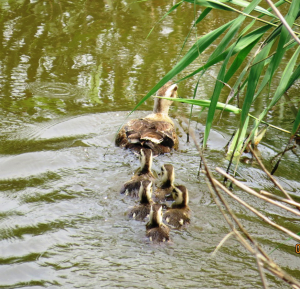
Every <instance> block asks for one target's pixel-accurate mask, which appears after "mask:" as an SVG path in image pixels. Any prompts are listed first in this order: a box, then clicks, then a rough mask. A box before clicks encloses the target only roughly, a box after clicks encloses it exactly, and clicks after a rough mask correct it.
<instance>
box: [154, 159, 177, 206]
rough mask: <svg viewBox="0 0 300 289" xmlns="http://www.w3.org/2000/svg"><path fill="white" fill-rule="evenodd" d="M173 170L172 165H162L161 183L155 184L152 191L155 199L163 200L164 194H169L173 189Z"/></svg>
mask: <svg viewBox="0 0 300 289" xmlns="http://www.w3.org/2000/svg"><path fill="white" fill-rule="evenodd" d="M174 179H175V171H174V167H173V166H172V165H169V164H165V165H162V167H161V183H160V185H158V186H157V189H156V191H155V192H154V196H155V201H156V202H163V201H165V200H166V196H168V195H170V194H171V193H172V191H173V189H174Z"/></svg>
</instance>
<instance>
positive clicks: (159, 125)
mask: <svg viewBox="0 0 300 289" xmlns="http://www.w3.org/2000/svg"><path fill="white" fill-rule="evenodd" d="M177 88H178V87H177V85H176V84H172V82H168V83H166V84H165V85H164V86H163V87H162V88H161V89H160V90H159V91H158V93H157V95H158V96H165V97H169V98H176V97H177ZM172 102H173V101H170V100H166V99H161V98H155V100H154V109H153V113H152V114H149V115H147V116H146V117H145V118H143V119H132V120H130V121H129V122H128V123H127V124H125V125H124V126H123V127H122V128H121V130H120V131H119V133H118V135H117V137H116V140H115V143H116V145H117V146H120V147H123V148H126V149H132V150H136V151H139V150H140V149H141V148H143V147H145V148H149V149H151V150H152V151H153V154H154V155H158V154H164V153H168V152H170V151H171V149H172V148H174V149H177V148H178V137H177V134H176V132H175V128H174V123H173V121H172V120H171V118H170V117H169V115H168V113H169V107H170V105H171V104H172Z"/></svg>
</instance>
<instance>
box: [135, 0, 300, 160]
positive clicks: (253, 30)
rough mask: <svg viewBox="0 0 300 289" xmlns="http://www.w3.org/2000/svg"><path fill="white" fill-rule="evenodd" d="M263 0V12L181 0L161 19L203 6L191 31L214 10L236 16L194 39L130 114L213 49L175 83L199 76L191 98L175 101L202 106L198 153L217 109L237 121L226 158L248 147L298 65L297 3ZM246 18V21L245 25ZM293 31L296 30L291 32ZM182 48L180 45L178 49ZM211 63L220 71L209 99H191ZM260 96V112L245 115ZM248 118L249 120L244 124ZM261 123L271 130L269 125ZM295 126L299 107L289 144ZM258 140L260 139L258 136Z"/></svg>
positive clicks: (251, 5)
mask: <svg viewBox="0 0 300 289" xmlns="http://www.w3.org/2000/svg"><path fill="white" fill-rule="evenodd" d="M266 1H267V3H268V4H269V6H270V7H269V8H268V9H265V8H262V7H260V6H259V4H260V2H261V0H255V1H251V2H247V1H244V0H231V1H219V0H208V1H204V0H182V1H180V2H178V3H177V4H176V5H174V6H173V7H172V8H171V9H170V10H169V11H168V12H167V13H166V14H165V15H164V17H163V18H165V17H166V16H167V15H168V14H169V13H171V12H172V11H174V10H175V9H180V6H181V5H183V4H184V3H191V4H192V5H194V8H195V12H196V9H197V8H198V7H201V8H202V7H205V9H204V10H203V11H202V12H201V13H200V15H199V17H198V18H197V19H196V17H195V21H194V24H193V27H192V29H193V28H194V27H195V26H197V25H199V24H200V23H201V22H204V21H205V18H206V17H207V15H209V13H211V12H212V11H213V10H215V9H218V10H223V11H224V12H226V13H236V14H238V16H237V18H235V19H233V20H231V21H229V22H227V23H225V24H223V25H220V27H218V28H217V29H215V30H213V31H210V32H208V33H207V34H205V35H204V36H202V37H200V38H199V39H198V40H197V41H196V42H195V43H194V45H193V46H192V47H191V48H190V49H189V51H188V52H187V53H186V54H185V55H184V56H182V58H181V59H180V60H179V61H178V62H177V64H176V65H175V66H174V67H173V68H172V69H171V70H170V71H169V72H168V73H167V74H166V75H165V76H164V77H162V79H161V80H160V81H159V82H158V83H157V84H156V85H155V86H154V87H153V88H152V89H151V90H150V91H149V92H148V94H147V95H145V96H144V97H143V98H142V99H141V101H140V102H139V103H138V104H137V105H136V107H135V108H134V109H133V111H134V110H135V109H137V108H138V107H139V106H140V105H141V104H142V103H143V102H144V101H145V100H147V99H148V98H149V97H150V96H151V95H153V94H154V93H155V92H156V91H157V89H159V88H160V87H161V86H162V85H164V84H165V83H166V82H167V81H169V80H170V79H172V78H174V77H176V76H177V75H178V74H179V73H181V72H184V69H185V68H187V67H188V66H189V65H190V64H191V63H193V62H194V61H195V60H196V59H197V58H199V57H200V56H201V54H202V53H203V52H204V51H205V50H206V49H208V48H211V49H212V48H213V49H214V50H213V52H212V53H211V55H210V56H209V58H208V59H207V61H206V63H205V64H204V65H201V66H200V67H198V68H197V69H196V70H194V71H193V72H192V73H189V74H188V75H186V76H184V77H183V78H181V79H180V80H178V81H177V82H181V81H184V80H186V79H188V78H191V77H193V76H194V75H199V78H198V82H197V83H196V85H195V90H194V95H193V99H180V98H179V99H177V100H176V101H178V102H185V103H190V104H192V107H191V112H192V109H193V105H198V106H202V107H204V108H205V107H208V113H207V118H206V126H205V132H204V137H203V143H202V147H203V148H205V147H206V144H207V140H208V136H209V133H210V130H211V127H212V123H213V120H214V119H215V117H216V110H218V109H222V110H227V111H231V112H233V113H236V114H239V115H240V121H239V123H237V124H236V126H237V133H236V137H235V138H234V141H232V143H231V147H230V149H229V154H231V155H234V154H235V152H237V153H236V154H237V155H240V153H241V152H242V151H243V150H244V148H245V147H246V145H247V144H248V142H249V141H251V140H252V143H255V142H258V140H257V138H256V136H257V132H258V128H259V125H260V124H261V123H262V122H264V119H265V117H266V115H267V113H268V112H269V111H270V110H271V109H272V108H273V107H274V106H275V105H276V104H277V103H278V101H279V100H280V99H281V98H282V96H283V95H284V94H285V93H286V92H287V91H288V90H289V88H290V87H291V86H292V85H293V84H294V83H295V81H296V80H297V79H298V78H299V76H300V65H299V63H297V58H298V55H299V52H300V46H299V44H300V40H299V39H298V36H299V33H298V32H297V31H296V30H297V28H298V27H299V25H298V24H296V23H295V21H296V20H297V19H298V17H299V16H300V2H299V1H297V0H293V1H284V0H280V1H278V2H276V3H275V4H273V3H272V2H271V1H270V0H266ZM287 5H288V7H286V6H287ZM281 6H282V7H283V8H285V9H286V8H288V12H287V14H286V15H285V17H283V16H282V14H281V13H280V12H279V10H278V9H277V8H276V7H281ZM243 8H244V9H243ZM242 9H243V10H242ZM257 13H259V14H258V15H257ZM195 15H196V13H195ZM256 15H257V16H256ZM163 18H162V19H163ZM162 19H161V20H162ZM249 19H251V22H250V23H249ZM246 20H248V21H246ZM245 22H246V23H245ZM247 23H248V24H247ZM293 27H296V28H295V29H292V28H293ZM226 31H227V32H226ZM185 43H186V41H185V42H184V44H183V47H184V45H185ZM215 43H217V45H215ZM183 47H182V48H183ZM287 52H288V53H289V55H291V53H292V56H291V57H290V56H289V57H288V58H289V61H288V62H287V63H284V61H283V56H285V55H286V53H287ZM217 63H219V64H220V69H219V73H218V76H217V79H216V81H215V87H214V90H213V93H212V95H211V96H210V100H197V99H195V96H196V92H197V88H198V84H199V81H200V79H201V77H203V75H204V74H205V72H206V71H207V70H208V69H209V68H210V67H212V66H213V65H215V64H217ZM279 67H280V70H282V71H283V72H282V73H281V77H280V81H279V83H277V82H278V80H277V79H276V78H275V76H277V75H276V72H277V71H278V68H279ZM229 81H234V84H233V85H231V87H230V93H229V94H228V97H227V100H226V103H225V104H224V103H223V104H222V103H220V102H219V97H220V95H221V92H222V90H223V88H224V87H225V86H227V87H229V85H228V82H229ZM274 83H275V85H276V90H275V93H274V95H273V97H271V100H269V98H270V95H269V93H267V94H265V95H263V94H262V91H263V90H264V89H265V88H268V86H269V87H270V86H271V85H274ZM262 97H266V99H265V103H266V106H265V107H262V109H261V111H255V114H256V115H251V114H250V110H251V107H253V104H254V103H255V101H256V100H257V99H258V98H262ZM237 98H239V99H240V100H241V99H242V105H241V107H240V108H239V107H238V106H237V105H233V103H234V101H236V100H237ZM250 117H252V118H253V119H254V121H249V118H250ZM264 123H265V124H267V125H268V126H272V124H269V123H266V122H264ZM249 125H252V128H251V130H250V131H249V132H248V138H247V140H246V141H244V137H245V136H246V133H247V129H248V126H249ZM299 125H300V108H298V113H297V114H295V119H294V123H293V125H291V128H290V130H289V131H288V133H289V134H290V140H292V139H293V138H294V137H295V136H296V133H297V131H298V130H299ZM261 137H262V134H261V135H260V138H261Z"/></svg>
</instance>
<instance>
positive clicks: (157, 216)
mask: <svg viewBox="0 0 300 289" xmlns="http://www.w3.org/2000/svg"><path fill="white" fill-rule="evenodd" d="M169 233H170V228H169V227H168V226H166V225H165V224H163V222H162V206H161V205H152V206H151V210H150V220H149V222H148V223H147V224H146V237H148V238H149V240H150V241H151V242H154V243H160V242H166V241H169V240H170V237H169Z"/></svg>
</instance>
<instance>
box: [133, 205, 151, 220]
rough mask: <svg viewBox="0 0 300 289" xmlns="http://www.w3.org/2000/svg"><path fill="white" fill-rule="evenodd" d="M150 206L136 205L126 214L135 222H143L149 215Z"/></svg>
mask: <svg viewBox="0 0 300 289" xmlns="http://www.w3.org/2000/svg"><path fill="white" fill-rule="evenodd" d="M150 208H151V206H150V205H138V206H135V207H134V208H133V209H131V211H130V212H129V214H128V217H129V218H132V219H135V220H137V221H143V220H144V219H145V218H146V217H147V216H148V215H149V214H150Z"/></svg>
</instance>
